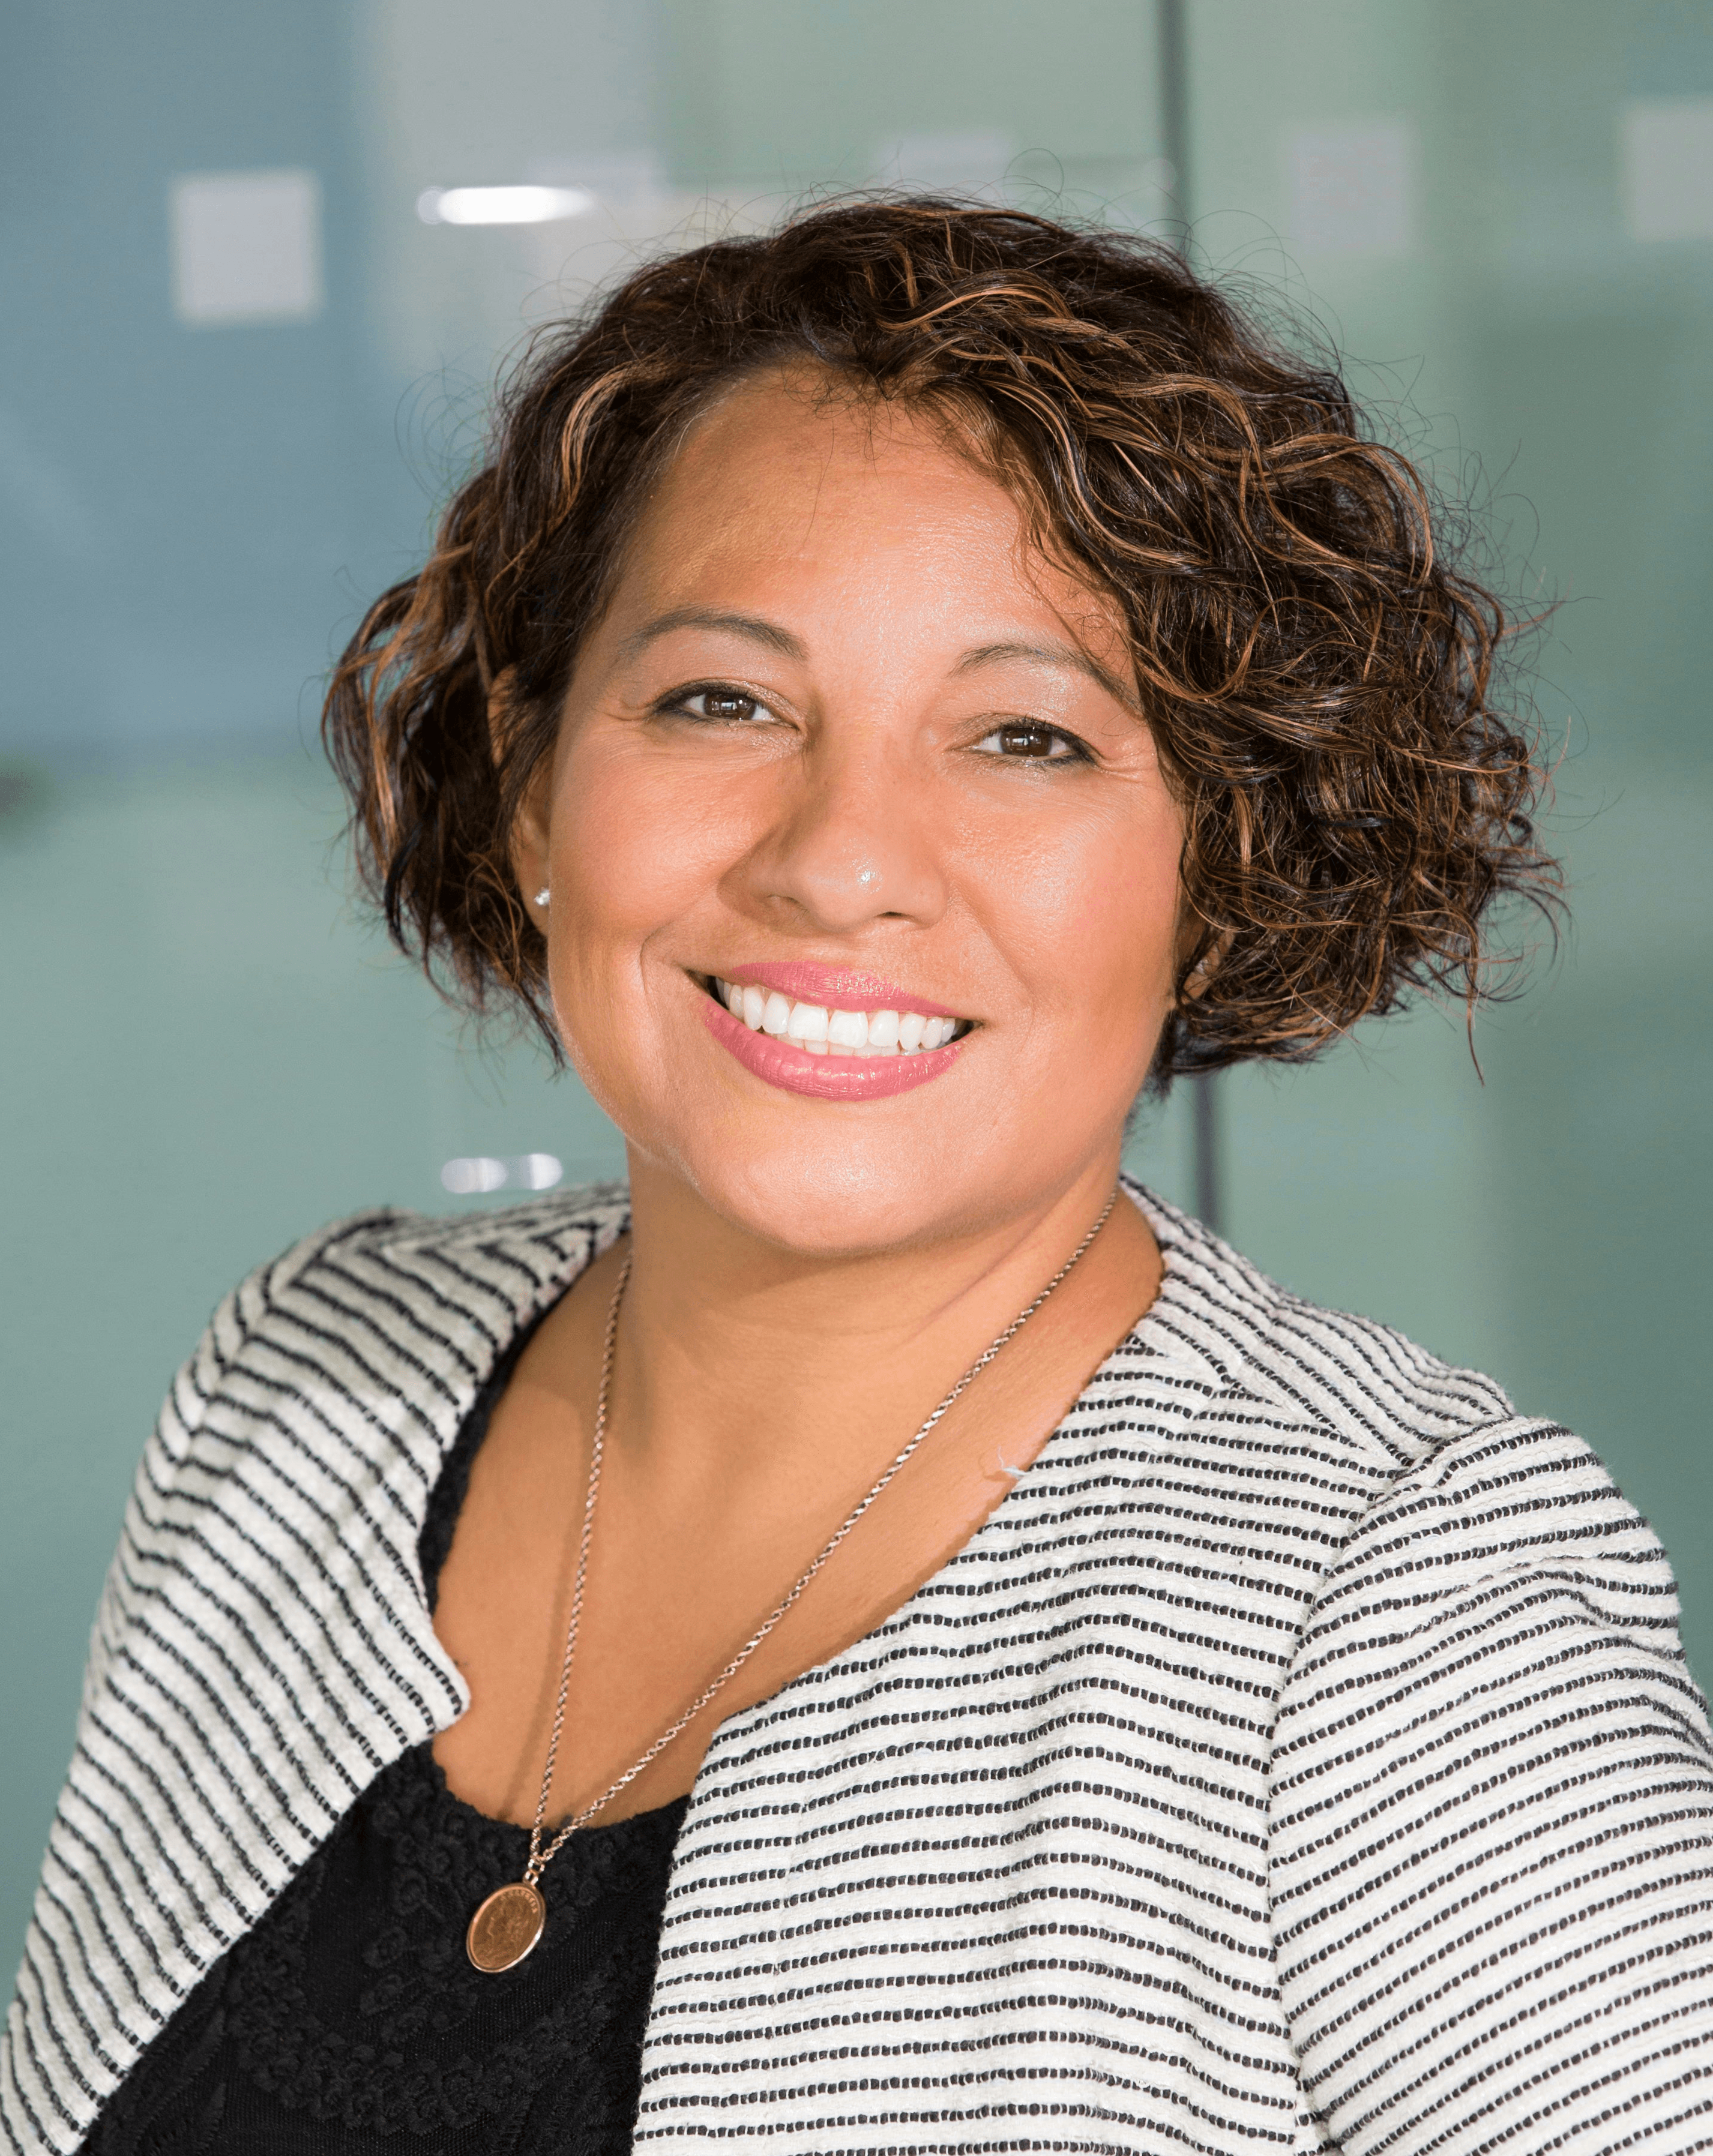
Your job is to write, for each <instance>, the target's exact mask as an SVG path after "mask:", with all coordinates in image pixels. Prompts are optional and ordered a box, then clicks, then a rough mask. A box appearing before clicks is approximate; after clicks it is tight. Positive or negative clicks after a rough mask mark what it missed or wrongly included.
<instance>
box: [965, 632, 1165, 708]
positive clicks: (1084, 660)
mask: <svg viewBox="0 0 1713 2156" xmlns="http://www.w3.org/2000/svg"><path fill="white" fill-rule="evenodd" d="M1008 659H1035V660H1045V661H1046V663H1047V665H1049V666H1071V667H1074V668H1075V670H1077V672H1078V673H1079V674H1086V675H1088V678H1089V680H1091V681H1093V682H1094V683H1096V684H1097V685H1098V686H1099V687H1100V688H1103V689H1104V690H1105V691H1106V693H1107V694H1108V696H1111V697H1112V698H1113V699H1114V701H1116V702H1118V703H1120V704H1122V705H1123V706H1124V709H1125V710H1126V711H1135V712H1138V713H1139V712H1140V711H1141V708H1142V707H1141V705H1140V704H1139V702H1138V701H1137V697H1136V692H1135V690H1134V689H1127V688H1126V687H1125V686H1124V683H1123V682H1122V681H1121V680H1119V677H1118V675H1116V674H1114V673H1113V672H1112V671H1111V670H1109V668H1107V667H1104V666H1103V665H1101V664H1100V661H1099V660H1098V659H1091V658H1090V657H1089V655H1088V653H1087V652H1086V651H1081V650H1078V648H1077V646H1076V645H1075V644H1052V643H1048V644H980V645H978V646H977V648H976V649H975V650H974V651H966V652H965V654H964V656H963V657H962V658H961V659H960V660H959V661H958V664H957V668H956V670H957V672H959V674H970V673H973V672H974V671H975V669H976V668H977V667H980V666H997V665H1002V664H1003V663H1004V662H1005V661H1006V660H1008Z"/></svg>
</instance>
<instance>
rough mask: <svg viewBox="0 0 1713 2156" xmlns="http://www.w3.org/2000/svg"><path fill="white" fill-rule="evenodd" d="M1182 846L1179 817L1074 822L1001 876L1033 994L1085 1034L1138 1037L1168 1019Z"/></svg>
mask: <svg viewBox="0 0 1713 2156" xmlns="http://www.w3.org/2000/svg"><path fill="white" fill-rule="evenodd" d="M1180 847H1181V834H1180V832H1179V830H1178V829H1177V825H1176V821H1175V818H1173V817H1172V816H1170V814H1148V815H1145V816H1141V817H1136V818H1132V817H1129V816H1114V817H1111V818H1103V819H1098V820H1096V821H1095V822H1093V824H1081V823H1079V824H1073V825H1072V826H1070V827H1068V828H1067V829H1065V830H1064V831H1063V832H1062V834H1057V840H1056V842H1055V841H1051V840H1049V841H1047V842H1044V843H1042V844H1040V845H1039V846H1038V847H1037V848H1034V849H1031V855H1032V858H1031V859H1029V860H1026V861H1020V860H1018V859H1017V857H1016V855H1011V858H1010V859H1009V860H1007V861H1006V863H1005V864H1003V869H1004V872H1003V873H1002V874H1000V875H995V877H994V878H993V880H992V884H991V888H992V891H993V898H994V905H995V909H997V910H998V911H1000V912H1001V913H1002V916H1003V919H1004V921H1005V924H1006V925H1005V927H1004V929H1003V930H1002V931H1001V933H1002V935H1003V937H1004V941H1005V942H1006V943H1008V944H1009V945H1010V946H1011V948H1012V949H1013V950H1014V951H1016V952H1017V953H1018V954H1019V957H1020V958H1022V959H1023V960H1024V962H1025V964H1026V968H1027V970H1028V972H1029V973H1030V974H1031V977H1032V978H1031V983H1030V985H1031V990H1032V995H1031V1000H1033V1001H1035V1002H1036V1003H1037V1007H1040V1008H1045V1009H1053V1010H1055V1011H1057V1012H1059V1013H1060V1014H1062V1015H1063V1016H1065V1017H1067V1019H1069V1021H1070V1023H1071V1024H1072V1025H1073V1028H1074V1029H1076V1030H1077V1031H1078V1032H1079V1033H1080V1034H1082V1035H1083V1038H1084V1039H1087V1038H1088V1033H1089V1032H1090V1031H1091V1030H1092V1031H1093V1032H1097V1033H1099V1032H1106V1031H1109V1030H1110V1031H1111V1032H1113V1033H1114V1035H1115V1036H1116V1037H1117V1038H1119V1039H1125V1040H1128V1039H1129V1038H1130V1037H1131V1036H1132V1034H1133V1032H1134V1028H1135V1026H1136V1025H1137V1024H1139V1023H1142V1024H1150V1025H1154V1026H1157V1025H1158V1024H1159V1022H1160V1019H1162V1018H1163V1017H1164V1014H1165V1012H1164V1004H1165V999H1166V998H1167V997H1169V995H1170V990H1171V981H1172V973H1173V963H1174V957H1175V945H1176V939H1177V916H1178V905H1179V885H1178V857H1179V851H1180ZM1025 954H1026V956H1025Z"/></svg>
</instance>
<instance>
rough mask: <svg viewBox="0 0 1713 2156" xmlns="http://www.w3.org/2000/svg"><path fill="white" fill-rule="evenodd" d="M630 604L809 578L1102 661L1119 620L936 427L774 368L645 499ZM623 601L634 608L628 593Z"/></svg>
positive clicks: (939, 417)
mask: <svg viewBox="0 0 1713 2156" xmlns="http://www.w3.org/2000/svg"><path fill="white" fill-rule="evenodd" d="M626 573H627V576H628V577H634V578H635V581H636V582H637V583H640V584H641V585H643V586H645V587H646V588H647V592H646V599H645V603H655V602H658V601H660V600H661V599H662V598H665V597H666V595H667V594H668V593H671V594H673V595H675V596H677V597H682V596H684V595H685V594H686V593H687V590H688V589H689V588H690V587H692V586H700V585H702V584H705V583H708V582H710V581H712V582H717V583H721V584H728V583H732V582H733V581H734V580H737V581H741V582H743V583H754V582H756V581H758V580H759V581H762V582H769V583H770V582H774V581H776V580H779V579H781V578H784V579H786V580H789V581H790V582H792V583H796V584H798V585H801V584H802V583H803V582H804V581H805V578H809V579H813V578H815V577H816V576H817V575H819V576H820V577H823V578H824V579H826V580H829V581H831V582H833V583H838V584H840V585H841V586H844V587H846V588H850V587H851V584H852V583H853V582H861V583H864V584H867V585H869V586H871V587H873V586H876V585H878V584H886V585H887V586H890V587H893V597H894V598H895V601H896V603H903V602H905V601H906V600H910V601H913V602H918V603H939V604H940V605H942V606H943V605H944V604H946V603H953V602H956V601H957V600H959V598H961V599H962V601H963V603H966V604H970V603H976V602H977V600H978V598H979V597H980V598H982V599H985V602H986V603H990V604H992V605H995V606H1000V607H1003V608H1009V609H1011V610H1012V611H1016V610H1018V609H1020V608H1021V609H1022V610H1025V611H1027V612H1031V613H1037V614H1043V613H1044V614H1046V615H1050V616H1051V617H1052V619H1054V620H1056V621H1057V622H1058V623H1060V624H1063V625H1067V626H1073V627H1074V629H1075V632H1076V634H1078V636H1079V638H1081V639H1083V640H1085V641H1091V642H1093V643H1095V644H1099V645H1100V646H1101V647H1103V650H1104V651H1106V652H1107V653H1108V654H1113V653H1115V652H1116V650H1117V649H1119V648H1121V647H1122V646H1123V644H1124V640H1125V639H1124V629H1123V621H1122V616H1121V614H1120V613H1119V609H1118V608H1117V606H1116V605H1115V603H1114V602H1113V600H1112V599H1111V598H1110V597H1109V595H1107V594H1106V593H1100V592H1097V591H1093V590H1091V589H1090V588H1089V587H1088V584H1086V583H1083V581H1081V580H1079V579H1078V577H1074V576H1073V575H1072V574H1071V573H1070V572H1068V571H1067V569H1066V568H1065V567H1063V566H1062V564H1060V563H1058V562H1055V561H1054V560H1053V559H1052V558H1051V557H1050V556H1049V555H1048V554H1047V553H1046V552H1044V551H1043V550H1042V548H1041V547H1039V546H1038V545H1037V544H1036V543H1035V542H1034V541H1033V540H1032V539H1031V534H1030V530H1029V526H1028V522H1027V520H1026V516H1025V513H1024V511H1023V510H1022V509H1021V507H1020V506H1019V503H1018V501H1017V500H1016V498H1015V497H1014V496H1013V495H1011V493H1010V492H1009V491H1008V490H1006V487H1005V486H1004V485H1001V482H1000V481H999V480H997V479H996V478H995V477H994V476H993V475H991V474H990V472H988V471H985V470H983V469H981V467H980V465H978V464H977V462H976V461H975V458H974V456H973V454H971V453H970V450H969V449H967V448H965V447H964V446H963V445H961V444H960V442H959V436H958V432H957V429H956V427H955V425H954V423H952V422H951V420H950V419H949V417H948V416H947V415H944V414H943V413H939V412H936V411H934V410H933V409H931V408H923V407H922V406H920V405H912V404H906V403H895V402H889V401H887V400H885V399H883V398H878V397H876V396H872V395H865V394H863V393H862V392H861V391H860V390H857V389H855V388H851V387H849V386H846V385H845V384H842V383H841V382H838V380H837V378H836V377H832V376H831V375H828V374H826V373H823V372H819V371H817V370H811V369H807V368H804V369H781V370H778V371H775V372H769V373H768V374H765V375H762V376H757V377H750V378H749V379H748V380H745V381H743V382H739V383H738V384H736V385H735V386H734V387H733V388H731V389H729V390H728V391H727V392H726V393H724V394H723V396H722V397H720V398H719V399H718V401H717V402H716V403H714V404H713V405H712V408H710V409H708V410H707V411H706V412H704V413H702V415H701V416H700V417H699V418H697V420H696V421H695V422H694V423H693V424H692V426H691V428H690V429H689V431H688V433H687V435H686V437H685V439H684V440H683V441H682V443H681V444H680V445H679V447H678V449H676V453H675V454H674V455H673V456H672V457H671V459H670V460H669V462H668V464H667V465H666V469H665V470H664V471H663V472H662V473H661V476H660V478H659V480H658V481H657V483H656V485H655V486H654V487H653V488H652V489H651V494H650V497H649V500H648V502H647V505H646V508H645V510H644V511H643V514H642V516H641V517H640V520H639V522H638V526H637V528H636V531H635V535H634V537H633V541H632V545H631V548H630V559H629V560H628V562H627V563H626ZM635 596H636V597H637V598H644V593H641V592H637V593H635Z"/></svg>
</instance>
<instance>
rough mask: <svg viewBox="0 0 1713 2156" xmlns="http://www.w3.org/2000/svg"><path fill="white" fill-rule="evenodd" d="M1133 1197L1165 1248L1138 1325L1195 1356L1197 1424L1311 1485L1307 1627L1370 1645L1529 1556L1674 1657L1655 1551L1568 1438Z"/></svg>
mask: <svg viewBox="0 0 1713 2156" xmlns="http://www.w3.org/2000/svg"><path fill="white" fill-rule="evenodd" d="M1138 1196H1139V1202H1141V1203H1142V1204H1144V1206H1145V1210H1146V1211H1147V1212H1148V1214H1149V1215H1150V1221H1151V1224H1153V1226H1154V1228H1155V1233H1156V1235H1158V1236H1159V1237H1160V1241H1161V1243H1162V1245H1163V1247H1164V1249H1165V1257H1166V1285H1165V1288H1164V1289H1163V1290H1162V1292H1161V1296H1160V1303H1159V1304H1158V1305H1157V1306H1156V1309H1155V1312H1153V1313H1150V1319H1149V1320H1148V1321H1147V1322H1146V1323H1145V1328H1144V1331H1145V1334H1146V1333H1147V1332H1149V1331H1155V1332H1156V1333H1157V1334H1158V1335H1160V1336H1164V1337H1167V1338H1168V1339H1170V1342H1172V1343H1173V1347H1174V1349H1175V1352H1178V1353H1181V1354H1184V1355H1193V1356H1196V1357H1198V1358H1201V1361H1202V1363H1203V1364H1204V1365H1205V1367H1206V1371H1207V1373H1208V1375H1207V1381H1206V1394H1205V1398H1204V1400H1203V1403H1202V1404H1201V1408H1200V1411H1199V1415H1198V1422H1199V1424H1200V1427H1201V1429H1202V1430H1204V1431H1205V1430H1212V1429H1215V1428H1218V1427H1225V1428H1231V1427H1235V1426H1236V1425H1237V1424H1238V1423H1239V1422H1240V1421H1242V1420H1243V1419H1245V1418H1247V1423H1246V1424H1245V1426H1246V1427H1247V1428H1249V1429H1254V1428H1255V1427H1256V1426H1257V1425H1259V1426H1262V1427H1264V1429H1265V1430H1266V1431H1267V1433H1268V1438H1269V1440H1271V1444H1272V1453H1271V1458H1272V1462H1273V1467H1274V1469H1275V1471H1277V1472H1278V1473H1279V1474H1280V1475H1281V1476H1283V1477H1284V1478H1286V1479H1292V1478H1294V1479H1297V1480H1299V1481H1302V1480H1305V1479H1306V1480H1309V1481H1314V1483H1315V1485H1316V1487H1317V1488H1318V1489H1319V1490H1320V1491H1321V1493H1322V1495H1323V1497H1324V1498H1325V1499H1326V1500H1327V1502H1326V1504H1325V1511H1326V1513H1327V1515H1328V1518H1329V1522H1330V1519H1331V1517H1332V1516H1333V1515H1336V1516H1337V1527H1336V1530H1335V1532H1330V1533H1329V1535H1328V1538H1327V1542H1326V1545H1325V1553H1324V1558H1323V1564H1324V1569H1323V1570H1322V1571H1321V1573H1320V1577H1319V1582H1318V1585H1317V1588H1316V1590H1315V1595H1314V1601H1315V1608H1316V1614H1315V1617H1314V1625H1318V1626H1320V1627H1323V1628H1328V1629H1330V1631H1332V1632H1334V1633H1340V1632H1344V1631H1345V1630H1348V1629H1349V1628H1353V1627H1354V1628H1355V1629H1357V1630H1371V1631H1374V1630H1376V1628H1377V1635H1383V1636H1384V1637H1386V1639H1388V1640H1390V1639H1391V1625H1392V1622H1393V1620H1394V1618H1398V1617H1399V1613H1401V1612H1404V1611H1413V1612H1415V1613H1416V1617H1417V1619H1421V1618H1423V1617H1425V1615H1426V1614H1427V1612H1428V1610H1429V1609H1434V1610H1440V1609H1444V1608H1445V1607H1446V1606H1448V1603H1453V1602H1457V1601H1458V1600H1460V1599H1463V1598H1464V1597H1465V1596H1467V1595H1468V1594H1470V1593H1472V1592H1474V1593H1480V1592H1483V1591H1484V1583H1489V1582H1491V1581H1492V1580H1493V1579H1494V1578H1495V1577H1496V1576H1498V1575H1499V1574H1500V1573H1512V1574H1514V1573H1520V1572H1538V1571H1539V1570H1540V1569H1541V1568H1543V1567H1544V1568H1548V1569H1551V1570H1553V1571H1554V1572H1556V1573H1559V1574H1563V1573H1566V1571H1569V1572H1573V1573H1576V1574H1577V1577H1578V1578H1579V1580H1580V1581H1581V1583H1582V1584H1581V1588H1580V1590H1579V1591H1580V1592H1581V1593H1582V1594H1584V1595H1585V1597H1587V1598H1588V1599H1589V1600H1590V1601H1591V1603H1592V1604H1597V1606H1598V1607H1599V1609H1600V1610H1601V1612H1602V1616H1603V1617H1604V1618H1605V1619H1606V1620H1608V1621H1610V1622H1612V1623H1614V1624H1618V1625H1622V1626H1623V1627H1624V1628H1625V1629H1626V1630H1628V1631H1629V1632H1631V1633H1632V1635H1633V1636H1634V1637H1635V1638H1636V1639H1637V1640H1642V1641H1654V1642H1657V1643H1659V1647H1660V1649H1661V1651H1663V1652H1664V1653H1665V1654H1666V1655H1670V1656H1676V1655H1679V1654H1680V1649H1679V1647H1678V1643H1677V1637H1676V1623H1677V1615H1678V1606H1677V1596H1676V1590H1675V1587H1674V1583H1673V1579H1672V1575H1671V1571H1670V1567H1669V1563H1668V1562H1667V1560H1666V1557H1665V1553H1664V1551H1663V1549H1662V1548H1660V1545H1659V1540H1658V1538H1657V1537H1656V1536H1655V1535H1654V1532H1653V1531H1652V1529H1651V1528H1650V1527H1649V1525H1648V1523H1647V1522H1646V1521H1645V1520H1644V1519H1643V1518H1642V1517H1641V1516H1640V1515H1639V1514H1638V1512H1636V1511H1635V1509H1634V1508H1633V1507H1632V1506H1631V1505H1629V1504H1628V1503H1627V1502H1626V1501H1625V1500H1624V1498H1623V1496H1622V1495H1621V1494H1620V1492H1619V1491H1618V1489H1617V1487H1616V1486H1615V1485H1614V1484H1613V1480H1612V1477H1611V1476H1610V1474H1609V1473H1608V1471H1607V1469H1606V1467H1605V1466H1604V1465H1603V1464H1602V1461H1601V1460H1600V1459H1599V1458H1598V1456H1597V1455H1596V1453H1595V1452H1594V1451H1593V1450H1592V1447H1591V1446H1590V1445H1588V1444H1587V1442H1586V1440H1583V1439H1582V1438H1581V1437H1579V1436H1577V1435H1576V1434H1575V1433H1574V1432H1572V1431H1571V1430H1566V1429H1565V1428H1563V1427H1562V1426H1561V1424H1558V1423H1557V1422H1556V1421H1554V1420H1553V1419H1551V1418H1550V1417H1545V1416H1539V1415H1530V1414H1526V1413H1523V1412H1520V1411H1519V1409H1518V1408H1517V1407H1516V1406H1515V1405H1514V1404H1513V1403H1512V1402H1511V1400H1510V1398H1509V1397H1508V1396H1507V1394H1505V1390H1504V1388H1503V1387H1502V1386H1500V1385H1499V1384H1497V1383H1495V1382H1494V1380H1493V1379H1492V1378H1489V1377H1485V1376H1484V1375H1483V1374H1482V1373H1480V1372H1479V1371H1475V1370H1469V1369H1464V1368H1458V1366H1457V1365H1456V1364H1454V1363H1448V1362H1446V1361H1444V1360H1443V1359H1442V1358H1439V1357H1438V1356H1436V1355H1434V1354H1432V1353H1429V1352H1428V1350H1427V1349H1426V1348H1424V1347H1420V1346H1418V1345H1417V1343H1416V1342H1414V1341H1412V1340H1410V1339H1408V1338H1407V1337H1405V1336H1404V1335H1403V1334H1402V1333H1401V1332H1397V1331H1396V1330H1395V1329H1394V1328H1393V1327H1391V1326H1387V1325H1382V1324H1380V1323H1378V1322H1376V1321H1375V1320H1374V1319H1372V1318H1367V1317H1356V1316H1353V1315H1352V1314H1350V1312H1345V1311H1335V1310H1328V1309H1324V1308H1322V1307H1320V1306H1318V1305H1316V1304H1314V1303H1312V1302H1309V1301H1305V1300H1304V1298H1303V1297H1302V1296H1298V1295H1294V1294H1292V1293H1291V1292H1290V1291H1289V1290H1288V1289H1285V1288H1283V1287H1281V1286H1279V1285H1278V1283H1277V1282H1276V1281H1271V1280H1269V1279H1268V1277H1267V1276H1265V1275H1264V1274H1263V1273H1262V1272H1260V1271H1259V1270H1257V1268H1256V1267H1255V1266H1253V1265H1251V1264H1250V1263H1249V1262H1248V1261H1247V1260H1246V1259H1244V1258H1242V1257H1241V1256H1240V1255H1238V1254H1237V1252H1236V1251H1235V1250H1232V1249H1231V1248H1230V1247H1229V1246H1228V1245H1226V1244H1224V1243H1222V1242H1221V1241H1220V1240H1218V1238H1217V1237H1216V1236H1214V1235H1211V1234H1210V1233H1209V1232H1208V1231H1207V1230H1206V1229H1205V1228H1203V1227H1201V1225H1200V1224H1199V1223H1197V1222H1196V1221H1193V1220H1190V1219H1186V1217H1185V1216H1184V1215H1183V1214H1180V1213H1178V1212H1176V1211H1175V1209H1173V1208H1171V1207H1169V1206H1165V1205H1164V1204H1161V1202H1160V1200H1158V1199H1155V1198H1154V1197H1152V1196H1151V1194H1150V1193H1138ZM1388 1613H1390V1614H1388ZM1400 1621H1404V1622H1408V1621H1412V1620H1408V1619H1400Z"/></svg>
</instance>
